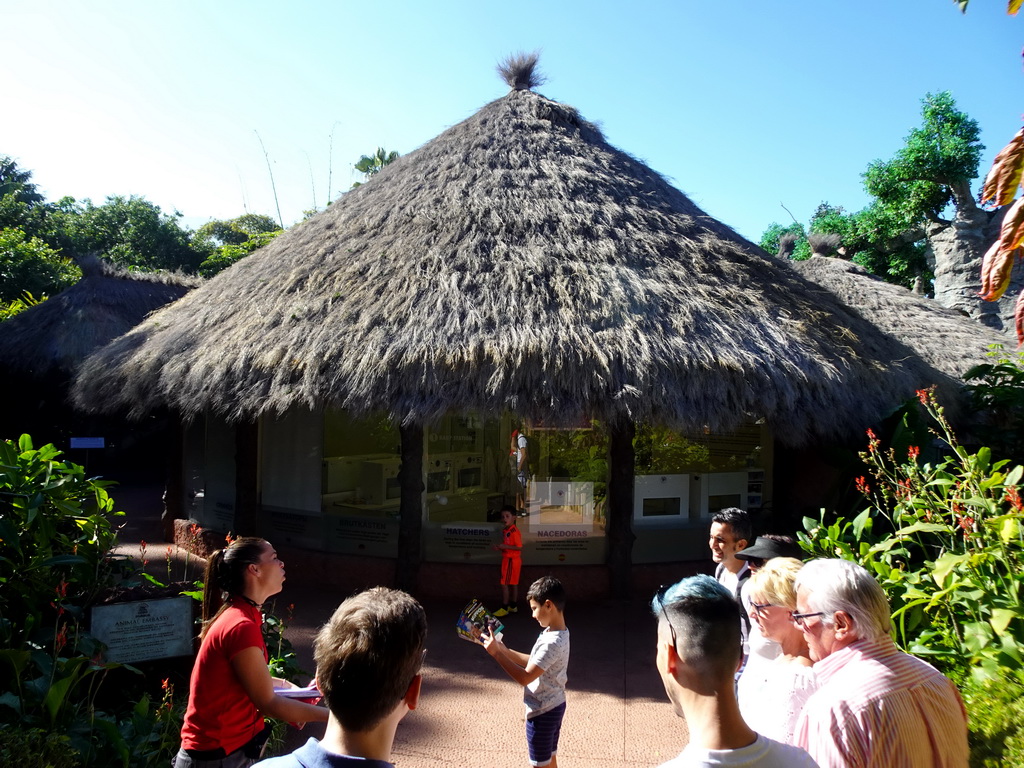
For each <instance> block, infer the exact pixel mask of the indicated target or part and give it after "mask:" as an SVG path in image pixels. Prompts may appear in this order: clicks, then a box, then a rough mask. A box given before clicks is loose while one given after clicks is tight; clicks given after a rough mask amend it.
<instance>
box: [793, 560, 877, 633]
mask: <svg viewBox="0 0 1024 768" xmlns="http://www.w3.org/2000/svg"><path fill="white" fill-rule="evenodd" d="M796 588H797V589H798V590H799V589H801V588H803V589H804V591H805V592H806V593H807V609H808V611H809V612H816V611H821V612H823V613H824V614H825V616H823V617H822V621H824V622H825V623H826V624H833V623H834V622H835V614H836V612H837V611H843V612H844V613H846V614H847V615H848V616H849V617H850V618H851V619H852V620H853V626H854V627H855V628H856V630H857V637H858V638H862V639H866V640H881V639H882V638H885V637H889V636H890V635H891V633H892V618H891V616H890V614H889V601H888V600H886V597H885V592H883V591H882V587H881V586H879V584H878V582H877V581H875V578H874V577H873V576H872V575H871V574H870V573H868V572H867V571H866V570H865V569H864V568H863V567H861V566H859V565H857V564H856V563H853V562H850V561H849V560H811V561H810V562H809V563H807V564H806V565H804V567H803V568H801V569H800V572H799V573H798V574H797V575H796Z"/></svg>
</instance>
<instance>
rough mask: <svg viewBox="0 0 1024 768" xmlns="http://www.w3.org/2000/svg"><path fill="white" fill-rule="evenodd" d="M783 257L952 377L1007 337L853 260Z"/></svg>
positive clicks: (981, 360) (983, 359)
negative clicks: (792, 258)
mask: <svg viewBox="0 0 1024 768" xmlns="http://www.w3.org/2000/svg"><path fill="white" fill-rule="evenodd" d="M786 263H787V264H789V265H790V266H792V267H793V269H795V270H796V271H797V272H799V273H800V274H801V275H803V276H804V277H805V278H807V279H808V280H810V281H812V282H814V283H817V284H818V285H820V286H821V287H822V288H825V289H826V290H828V291H829V293H831V294H833V295H834V296H836V297H837V298H838V299H839V300H840V301H841V302H842V303H843V304H845V305H846V306H848V307H850V308H852V309H854V310H856V311H857V312H859V313H860V314H861V315H862V316H863V317H864V318H865V319H866V320H868V321H870V322H872V323H874V324H875V325H876V326H877V327H878V328H879V329H881V330H882V331H884V332H885V333H887V334H889V335H890V336H892V337H893V338H895V339H898V340H899V341H900V342H902V343H903V344H905V345H906V346H908V347H910V348H911V349H913V350H914V351H915V352H916V353H917V354H918V355H919V356H920V357H921V358H922V359H923V360H924V361H925V362H927V363H928V364H929V365H931V366H932V367H933V368H936V369H938V370H940V371H942V372H943V373H945V374H947V375H948V376H950V377H952V378H954V379H961V380H962V379H963V375H964V373H966V372H967V371H968V370H969V369H970V368H972V367H973V366H975V365H979V364H981V363H985V362H989V360H988V358H987V356H986V353H987V352H988V350H989V347H990V346H991V345H992V344H1005V343H1006V341H1007V338H1006V336H1004V335H1003V334H1000V333H998V332H996V331H994V330H992V329H991V328H989V327H987V326H984V325H982V324H981V323H979V322H978V321H977V320H972V319H971V318H969V317H967V316H965V315H964V314H962V313H960V312H957V311H955V310H952V309H949V308H947V307H944V306H942V305H941V304H939V303H938V302H936V301H935V300H934V299H929V298H927V297H925V296H920V295H918V294H916V293H913V292H912V291H908V290H907V289H906V288H903V287H901V286H899V285H893V284H892V283H887V282H885V281H884V280H881V279H880V278H878V277H875V276H874V275H872V274H871V273H870V272H868V271H867V270H866V269H864V268H863V267H860V266H858V265H857V264H853V263H852V262H849V261H844V260H843V259H836V258H828V257H825V256H812V257H811V258H810V259H807V260H806V261H787V262H786Z"/></svg>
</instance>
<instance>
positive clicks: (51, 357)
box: [0, 256, 199, 377]
mask: <svg viewBox="0 0 1024 768" xmlns="http://www.w3.org/2000/svg"><path fill="white" fill-rule="evenodd" d="M79 266H80V267H81V268H82V279H81V280H79V281H78V282H77V283H75V284H74V285H73V286H71V287H70V288H68V289H66V290H64V291H62V292H60V293H59V294H57V295H56V296H54V297H53V298H50V299H47V300H46V301H44V302H43V303H41V304H37V305H35V306H33V307H31V308H29V309H27V310H25V311H24V312H21V313H19V314H17V315H15V316H14V317H12V318H11V319H9V320H6V321H4V322H2V323H0V360H2V361H3V363H2V367H3V368H4V369H6V371H7V372H8V374H10V373H17V374H26V373H27V374H30V375H32V376H38V377H41V376H49V375H56V376H60V377H68V376H69V375H70V374H72V373H74V371H75V370H76V369H77V368H78V366H79V365H80V364H81V363H82V361H83V360H85V358H86V357H87V356H88V355H90V354H91V353H93V352H95V351H96V350H97V349H99V348H101V347H103V346H104V345H105V344H107V343H109V342H110V341H112V340H113V339H116V338H117V337H118V336H121V335H122V334H124V333H127V332H128V331H129V330H131V329H132V328H134V327H135V326H136V325H138V324H139V323H141V322H142V321H143V319H145V317H146V315H148V314H150V313H151V312H153V311H155V310H157V309H160V308H161V307H163V306H164V305H166V304H169V303H170V302H172V301H176V300H177V299H180V298H181V297H182V296H184V295H185V294H186V293H188V291H190V290H191V289H192V288H194V287H195V286H196V285H198V284H199V280H198V279H197V278H190V277H185V276H183V275H176V274H168V273H143V272H128V271H126V270H122V269H119V268H118V267H115V266H113V265H111V264H109V263H108V262H103V261H101V260H100V259H97V258H95V257H93V256H87V257H84V258H82V259H80V260H79Z"/></svg>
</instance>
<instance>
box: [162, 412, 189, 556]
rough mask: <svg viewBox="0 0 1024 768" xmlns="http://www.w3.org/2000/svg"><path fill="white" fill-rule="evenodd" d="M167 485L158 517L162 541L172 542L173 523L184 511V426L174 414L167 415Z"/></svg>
mask: <svg viewBox="0 0 1024 768" xmlns="http://www.w3.org/2000/svg"><path fill="white" fill-rule="evenodd" d="M167 418H168V420H169V421H170V422H171V426H170V427H169V428H168V430H167V431H168V433H169V435H168V437H169V438H170V439H169V440H168V443H169V445H168V446H167V485H166V486H164V509H163V512H162V513H161V515H160V522H161V526H162V528H163V534H164V541H174V521H175V520H177V519H178V518H181V517H184V516H185V515H184V511H185V491H184V483H185V477H184V475H185V425H184V424H183V423H182V421H181V418H180V417H178V416H177V415H176V414H168V416H167Z"/></svg>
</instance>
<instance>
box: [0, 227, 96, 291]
mask: <svg viewBox="0 0 1024 768" xmlns="http://www.w3.org/2000/svg"><path fill="white" fill-rule="evenodd" d="M81 276H82V273H81V271H80V270H79V269H78V267H77V266H75V265H74V264H73V263H72V262H71V261H69V260H68V259H66V258H64V257H63V256H61V255H60V254H59V253H57V251H55V250H54V249H52V248H50V247H49V246H48V245H47V244H46V243H44V242H43V241H42V240H40V239H39V238H37V237H31V236H29V235H27V234H25V232H24V231H22V230H21V229H17V228H14V227H11V228H8V229H0V302H2V303H7V302H13V301H15V300H17V299H19V298H21V297H22V296H24V295H25V294H26V293H30V294H35V295H43V294H53V293H58V292H59V291H62V290H64V289H65V288H67V287H68V286H70V285H73V284H74V283H75V282H76V281H77V280H78V279H79V278H80V277H81Z"/></svg>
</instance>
